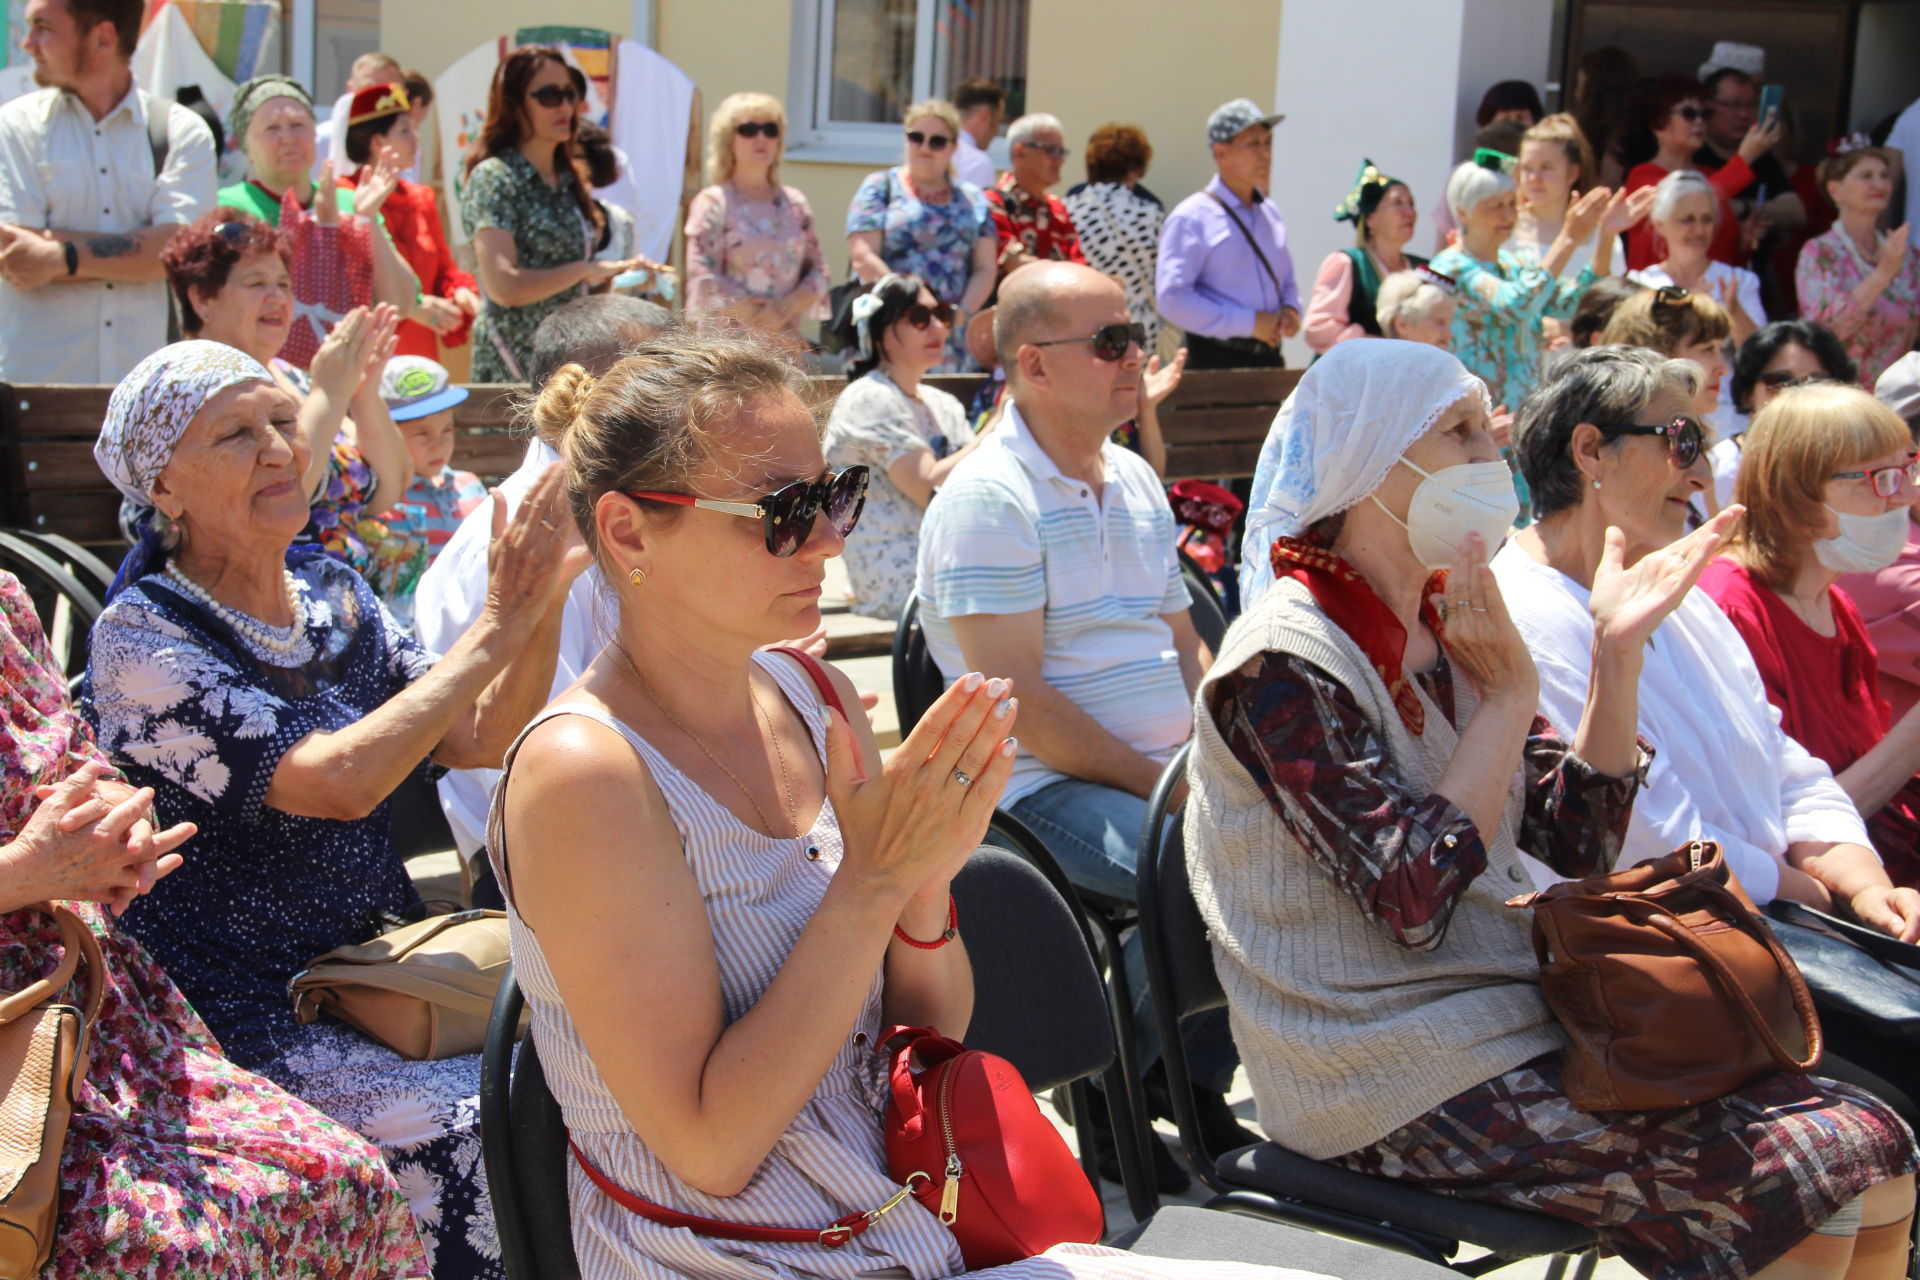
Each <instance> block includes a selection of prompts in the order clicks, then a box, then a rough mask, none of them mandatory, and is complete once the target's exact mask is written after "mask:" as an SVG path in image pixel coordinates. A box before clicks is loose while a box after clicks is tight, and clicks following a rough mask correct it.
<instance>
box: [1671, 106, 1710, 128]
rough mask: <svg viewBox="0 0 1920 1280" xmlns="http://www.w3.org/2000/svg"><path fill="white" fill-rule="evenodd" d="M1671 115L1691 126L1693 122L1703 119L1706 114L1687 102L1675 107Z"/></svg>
mask: <svg viewBox="0 0 1920 1280" xmlns="http://www.w3.org/2000/svg"><path fill="white" fill-rule="evenodd" d="M1673 114H1674V115H1677V116H1679V117H1680V118H1681V119H1682V120H1685V121H1686V122H1687V123H1688V124H1693V123H1694V122H1695V121H1698V120H1701V119H1704V118H1705V116H1706V114H1707V113H1706V112H1704V111H1702V110H1701V109H1700V108H1698V107H1696V106H1694V105H1693V104H1692V103H1691V102H1688V103H1683V104H1681V105H1680V106H1677V107H1675V108H1674V109H1673Z"/></svg>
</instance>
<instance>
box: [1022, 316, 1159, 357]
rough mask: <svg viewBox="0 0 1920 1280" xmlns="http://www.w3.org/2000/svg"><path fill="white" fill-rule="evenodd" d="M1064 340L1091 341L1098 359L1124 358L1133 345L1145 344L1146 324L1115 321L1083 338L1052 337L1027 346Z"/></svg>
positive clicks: (1142, 345) (1049, 345)
mask: <svg viewBox="0 0 1920 1280" xmlns="http://www.w3.org/2000/svg"><path fill="white" fill-rule="evenodd" d="M1066 342H1091V343H1092V344H1093V354H1094V358H1095V359H1098V360H1107V361H1113V360H1124V359H1126V358H1127V352H1128V351H1130V350H1132V349H1133V348H1134V347H1135V346H1141V347H1144V346H1146V345H1147V326H1145V325H1143V324H1126V323H1124V322H1121V321H1116V322H1114V323H1113V324H1103V325H1101V326H1100V327H1099V328H1098V329H1095V330H1094V331H1093V332H1092V333H1090V334H1088V335H1087V336H1085V337H1084V338H1054V339H1051V340H1049V341H1047V342H1033V343H1029V344H1028V345H1029V346H1035V347H1057V346H1060V345H1061V344H1062V343H1066Z"/></svg>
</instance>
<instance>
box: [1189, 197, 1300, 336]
mask: <svg viewBox="0 0 1920 1280" xmlns="http://www.w3.org/2000/svg"><path fill="white" fill-rule="evenodd" d="M1207 198H1208V199H1209V200H1211V201H1213V202H1214V203H1215V204H1217V205H1219V206H1220V207H1221V209H1223V210H1225V211H1226V215H1227V216H1228V217H1229V218H1232V219H1233V225H1234V226H1236V227H1238V228H1239V229H1240V234H1241V235H1243V236H1245V237H1246V238H1247V247H1248V248H1250V249H1252V250H1253V256H1254V257H1256V258H1258V259H1260V266H1261V267H1262V268H1263V269H1264V270H1265V271H1266V273H1267V279H1268V280H1271V281H1272V282H1273V296H1274V304H1273V305H1274V307H1275V308H1276V309H1277V308H1280V307H1284V306H1285V305H1286V304H1287V295H1286V293H1285V291H1284V290H1282V289H1281V288H1280V277H1279V276H1277V275H1275V274H1274V270H1273V264H1272V263H1271V262H1268V261H1267V255H1266V254H1265V253H1263V252H1262V251H1261V249H1260V242H1259V241H1258V240H1255V239H1254V238H1253V232H1251V231H1249V230H1248V229H1247V224H1246V223H1244V222H1242V221H1240V215H1239V214H1237V213H1235V212H1234V211H1233V206H1232V205H1230V204H1228V203H1227V202H1226V201H1225V200H1222V199H1221V198H1220V197H1219V196H1217V195H1214V194H1213V192H1211V191H1209V192H1207Z"/></svg>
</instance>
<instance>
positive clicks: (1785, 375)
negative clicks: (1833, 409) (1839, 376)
mask: <svg viewBox="0 0 1920 1280" xmlns="http://www.w3.org/2000/svg"><path fill="white" fill-rule="evenodd" d="M1754 381H1756V382H1758V383H1760V384H1761V385H1763V386H1768V387H1772V388H1773V389H1774V390H1775V391H1785V390H1786V389H1787V388H1788V387H1804V386H1806V385H1807V384H1808V383H1810V382H1825V381H1826V379H1825V378H1824V377H1822V376H1821V375H1820V374H1817V373H1809V374H1807V375H1806V376H1805V377H1799V376H1796V375H1795V374H1792V373H1789V372H1788V371H1787V370H1785V369H1773V370H1770V371H1769V372H1767V373H1763V374H1761V375H1760V376H1759V377H1758V378H1756V379H1754Z"/></svg>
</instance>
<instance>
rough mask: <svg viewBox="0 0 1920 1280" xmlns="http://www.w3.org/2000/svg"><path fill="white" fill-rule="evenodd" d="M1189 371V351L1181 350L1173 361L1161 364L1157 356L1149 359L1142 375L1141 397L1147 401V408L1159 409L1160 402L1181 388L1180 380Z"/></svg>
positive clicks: (1175, 354) (1183, 348)
mask: <svg viewBox="0 0 1920 1280" xmlns="http://www.w3.org/2000/svg"><path fill="white" fill-rule="evenodd" d="M1186 371H1187V349H1186V348H1185V347H1182V348H1180V350H1179V351H1177V352H1176V353H1174V357H1173V359H1171V360H1169V361H1168V362H1167V363H1165V364H1161V363H1160V357H1159V356H1157V355H1153V356H1148V357H1147V367H1146V368H1145V369H1144V370H1143V371H1142V372H1141V374H1140V397H1141V399H1143V400H1145V401H1146V405H1147V408H1149V409H1157V408H1159V407H1160V402H1161V401H1162V400H1165V399H1166V398H1167V397H1168V396H1170V395H1172V394H1173V393H1174V392H1175V391H1176V390H1178V389H1179V387H1180V379H1181V377H1182V376H1183V375H1184V374H1185V373H1186Z"/></svg>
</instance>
